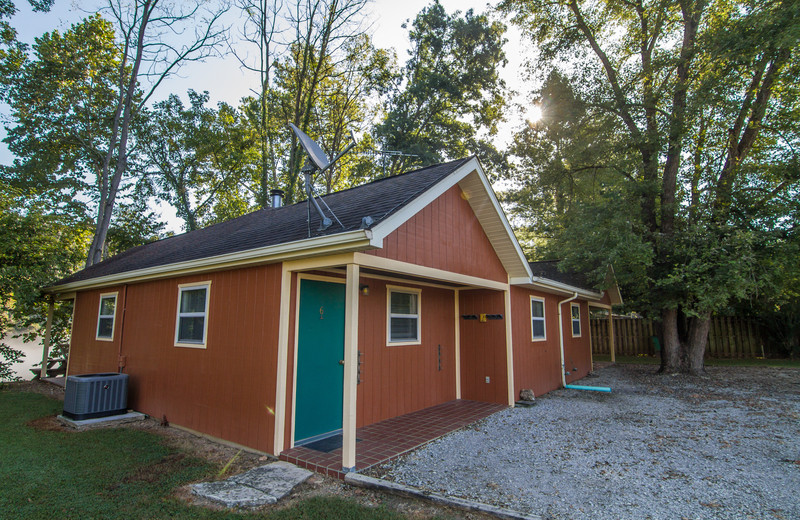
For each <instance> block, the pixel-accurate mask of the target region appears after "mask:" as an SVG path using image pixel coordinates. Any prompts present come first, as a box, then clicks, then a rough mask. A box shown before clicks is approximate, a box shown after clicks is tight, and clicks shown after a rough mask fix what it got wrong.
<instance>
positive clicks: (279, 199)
mask: <svg viewBox="0 0 800 520" xmlns="http://www.w3.org/2000/svg"><path fill="white" fill-rule="evenodd" d="M269 197H270V200H271V201H272V207H273V208H280V207H281V206H283V190H269Z"/></svg>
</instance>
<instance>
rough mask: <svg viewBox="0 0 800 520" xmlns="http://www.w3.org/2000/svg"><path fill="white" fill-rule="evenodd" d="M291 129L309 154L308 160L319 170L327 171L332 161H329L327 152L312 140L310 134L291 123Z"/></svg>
mask: <svg viewBox="0 0 800 520" xmlns="http://www.w3.org/2000/svg"><path fill="white" fill-rule="evenodd" d="M289 128H291V129H292V132H294V135H296V136H297V139H298V140H299V141H300V146H302V147H303V150H305V151H306V153H307V154H308V158H309V159H310V160H311V162H312V163H314V166H316V167H317V169H318V170H325V169H327V168H328V166H330V165H331V161H329V160H328V156H327V155H325V152H324V151H322V148H321V147H320V146H319V145H318V144H317V142H316V141H314V140H313V139H311V138H310V137H309V136H308V134H306V133H305V132H303V131H302V130H300V129H299V128H297V127H296V126H294V125H293V124H292V123H289Z"/></svg>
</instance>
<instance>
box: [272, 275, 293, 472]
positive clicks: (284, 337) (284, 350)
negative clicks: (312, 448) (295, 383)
mask: <svg viewBox="0 0 800 520" xmlns="http://www.w3.org/2000/svg"><path fill="white" fill-rule="evenodd" d="M291 292H292V272H291V271H290V270H289V269H287V267H286V264H285V263H284V264H283V266H282V267H281V295H280V302H281V307H280V311H279V318H278V363H277V365H278V372H277V374H275V410H274V414H275V415H274V419H275V422H274V424H275V431H274V432H273V433H274V438H273V444H274V447H273V449H272V451H273V455H276V456H277V455H280V453H281V452H282V451H283V445H284V429H285V428H286V372H287V370H288V369H289V366H288V363H289V312H290V309H289V305H290V303H291V297H292V294H291Z"/></svg>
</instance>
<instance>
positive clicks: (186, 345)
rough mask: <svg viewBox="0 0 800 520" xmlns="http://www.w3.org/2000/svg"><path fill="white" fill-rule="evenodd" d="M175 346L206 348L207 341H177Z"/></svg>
mask: <svg viewBox="0 0 800 520" xmlns="http://www.w3.org/2000/svg"><path fill="white" fill-rule="evenodd" d="M174 346H176V347H181V348H197V349H205V348H206V344H205V343H175V345H174Z"/></svg>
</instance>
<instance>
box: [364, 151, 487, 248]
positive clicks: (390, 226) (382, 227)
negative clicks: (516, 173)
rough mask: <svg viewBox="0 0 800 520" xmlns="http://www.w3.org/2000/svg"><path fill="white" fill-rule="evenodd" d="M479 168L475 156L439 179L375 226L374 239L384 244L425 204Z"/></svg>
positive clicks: (373, 229) (373, 230)
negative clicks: (385, 239)
mask: <svg viewBox="0 0 800 520" xmlns="http://www.w3.org/2000/svg"><path fill="white" fill-rule="evenodd" d="M479 168H480V164H478V160H477V159H475V158H474V157H473V158H472V159H470V160H469V161H468V162H467V163H466V164H463V165H461V167H459V168H458V169H457V170H456V171H454V172H453V173H451V174H450V175H448V176H447V177H445V178H444V179H442V180H441V181H439V182H438V183H437V184H435V185H434V186H433V187H431V188H430V189H429V190H427V191H425V192H423V193H422V194H421V195H420V196H419V197H417V198H416V199H414V200H413V201H411V202H409V203H408V204H406V205H405V206H403V207H402V208H400V209H399V210H398V211H397V213H395V214H394V215H392V216H390V217H389V218H387V219H385V220H383V221H382V222H379V223H378V224H377V225H376V226H375V227H373V228H372V236H373V240H375V241H376V242H379V243H381V244H383V239H384V238H386V237H387V236H389V234H390V233H391V232H392V231H394V230H395V229H397V228H399V227H400V226H401V225H402V224H403V223H404V222H406V221H407V220H409V219H410V218H411V217H413V216H414V215H416V214H417V213H419V212H420V211H422V209H423V208H425V206H427V205H428V204H430V203H431V202H433V201H434V200H436V199H438V198H439V197H440V196H442V195H443V194H444V192H446V191H447V190H449V189H450V188H452V187H453V186H455V185H456V184H457V183H458V181H460V180H461V179H463V178H464V177H466V176H467V175H468V174H470V173H472V172H473V171H475V170H476V169H479Z"/></svg>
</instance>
